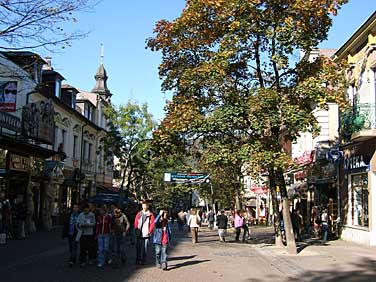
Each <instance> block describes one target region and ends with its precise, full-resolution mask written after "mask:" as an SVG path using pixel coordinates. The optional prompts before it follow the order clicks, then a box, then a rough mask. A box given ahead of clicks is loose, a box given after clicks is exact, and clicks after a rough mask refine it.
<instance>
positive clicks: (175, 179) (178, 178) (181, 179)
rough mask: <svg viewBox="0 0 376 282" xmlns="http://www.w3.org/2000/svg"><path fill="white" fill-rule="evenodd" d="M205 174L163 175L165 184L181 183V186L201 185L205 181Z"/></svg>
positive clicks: (168, 173) (167, 173)
mask: <svg viewBox="0 0 376 282" xmlns="http://www.w3.org/2000/svg"><path fill="white" fill-rule="evenodd" d="M208 177H209V175H208V174H207V173H188V174H187V173H171V172H166V173H165V174H164V181H165V182H172V183H181V184H201V183H204V182H205V180H207V179H208Z"/></svg>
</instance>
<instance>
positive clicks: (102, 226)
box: [95, 214, 111, 235]
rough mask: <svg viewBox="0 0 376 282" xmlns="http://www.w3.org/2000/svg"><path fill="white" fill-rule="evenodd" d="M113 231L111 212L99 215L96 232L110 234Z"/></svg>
mask: <svg viewBox="0 0 376 282" xmlns="http://www.w3.org/2000/svg"><path fill="white" fill-rule="evenodd" d="M110 232H111V216H110V215H109V214H107V215H105V216H103V215H99V216H98V217H97V227H96V232H95V234H97V235H98V234H110Z"/></svg>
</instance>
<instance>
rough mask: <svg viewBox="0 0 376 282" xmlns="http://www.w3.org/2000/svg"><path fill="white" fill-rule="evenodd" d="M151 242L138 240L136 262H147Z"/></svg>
mask: <svg viewBox="0 0 376 282" xmlns="http://www.w3.org/2000/svg"><path fill="white" fill-rule="evenodd" d="M149 240H150V238H137V243H136V252H137V256H136V260H137V261H138V262H145V261H146V254H147V250H148V247H149Z"/></svg>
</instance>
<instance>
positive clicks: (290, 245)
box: [282, 197, 298, 255]
mask: <svg viewBox="0 0 376 282" xmlns="http://www.w3.org/2000/svg"><path fill="white" fill-rule="evenodd" d="M282 205H283V210H282V214H283V223H284V225H285V233H286V242H287V252H288V253H289V254H291V255H296V254H297V253H298V252H297V250H296V243H295V236H294V230H293V229H292V223H291V216H290V204H289V200H288V199H287V198H286V197H284V198H283V200H282Z"/></svg>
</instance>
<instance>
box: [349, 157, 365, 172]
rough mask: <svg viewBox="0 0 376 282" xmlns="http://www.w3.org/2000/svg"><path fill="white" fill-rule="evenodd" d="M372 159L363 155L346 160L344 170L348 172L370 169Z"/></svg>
mask: <svg viewBox="0 0 376 282" xmlns="http://www.w3.org/2000/svg"><path fill="white" fill-rule="evenodd" d="M369 162H370V158H369V157H367V156H363V155H355V156H351V157H349V158H346V159H345V160H344V168H345V170H346V171H351V170H355V169H368V168H369Z"/></svg>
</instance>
